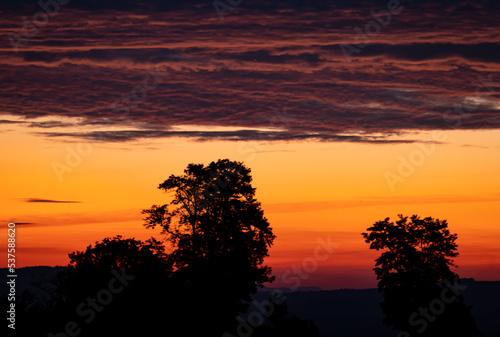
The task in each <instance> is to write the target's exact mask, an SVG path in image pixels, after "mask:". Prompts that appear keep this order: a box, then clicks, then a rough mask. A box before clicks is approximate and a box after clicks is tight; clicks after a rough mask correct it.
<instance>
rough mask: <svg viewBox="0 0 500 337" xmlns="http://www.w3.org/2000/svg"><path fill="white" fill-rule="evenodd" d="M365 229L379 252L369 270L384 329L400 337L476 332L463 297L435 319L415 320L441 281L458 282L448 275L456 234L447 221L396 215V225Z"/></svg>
mask: <svg viewBox="0 0 500 337" xmlns="http://www.w3.org/2000/svg"><path fill="white" fill-rule="evenodd" d="M367 230H368V232H366V233H362V235H363V237H364V239H365V241H366V242H367V243H369V244H370V249H375V250H377V251H379V250H382V251H383V252H382V254H381V255H380V257H378V258H377V259H376V263H375V268H374V271H375V274H376V275H377V279H378V280H379V282H378V288H379V291H381V292H382V293H383V295H384V302H382V303H381V307H382V310H383V312H384V314H385V317H384V323H385V324H387V325H390V326H393V327H395V328H396V329H399V330H404V331H405V332H406V333H407V335H405V336H410V335H411V336H417V335H418V336H444V335H450V336H452V335H453V336H473V335H475V334H477V333H478V330H477V328H476V326H475V323H474V318H473V317H472V315H471V313H470V308H468V307H466V306H465V305H464V304H463V296H462V295H460V296H457V299H456V301H454V302H453V303H448V304H447V306H446V307H445V308H444V309H443V310H444V311H443V312H442V313H440V315H439V317H435V316H427V317H423V318H422V320H418V318H419V317H420V316H419V313H422V311H420V308H423V310H424V313H425V310H426V308H427V307H428V306H429V304H430V303H433V302H432V301H438V300H439V299H440V297H441V296H442V294H443V290H444V287H445V285H443V284H442V283H440V281H445V282H446V283H447V284H452V283H457V282H458V275H457V274H456V273H454V272H453V271H452V270H451V267H452V266H455V264H454V261H453V258H454V257H456V256H458V251H457V244H456V240H457V234H452V233H451V232H450V231H449V229H448V223H447V221H446V220H439V219H433V218H431V217H426V218H423V219H421V218H420V217H419V216H417V215H413V216H411V217H410V218H408V217H405V216H403V215H399V220H397V221H396V223H394V222H391V221H390V219H389V218H385V219H384V220H382V221H378V222H376V223H375V224H374V225H373V226H371V227H370V228H368V229H367ZM434 303H436V302H434ZM440 310H441V309H440ZM422 315H423V314H422ZM410 333H411V334H410Z"/></svg>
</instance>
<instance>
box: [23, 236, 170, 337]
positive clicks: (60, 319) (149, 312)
mask: <svg viewBox="0 0 500 337" xmlns="http://www.w3.org/2000/svg"><path fill="white" fill-rule="evenodd" d="M164 249H165V248H164V246H163V244H162V243H161V242H159V241H157V240H155V239H149V240H147V241H140V240H135V239H123V238H122V237H121V236H119V235H118V236H115V237H113V238H105V239H103V240H102V241H101V242H96V243H95V245H89V246H88V247H87V249H86V250H85V251H76V252H72V253H70V254H68V255H69V258H70V264H69V265H68V268H67V269H66V270H65V271H63V272H60V273H59V274H58V275H57V278H56V280H55V282H54V283H53V284H52V285H51V286H50V287H49V288H50V289H51V294H50V295H51V297H50V299H49V300H48V301H47V302H46V303H42V304H39V303H38V302H33V300H31V301H29V302H27V303H28V304H30V307H29V309H24V310H23V312H22V313H21V314H22V317H23V321H24V322H29V324H23V325H22V326H21V332H22V335H44V336H47V335H49V333H51V334H52V335H53V336H62V335H68V333H66V332H65V329H66V325H67V324H68V322H74V324H75V328H74V330H73V332H75V331H78V336H79V337H84V336H93V337H96V336H114V335H126V336H132V335H141V334H144V333H145V334H154V333H155V332H156V331H158V330H159V329H161V328H162V326H163V324H164V317H165V316H169V313H172V312H173V311H174V308H169V307H166V308H165V309H164V310H161V311H159V310H157V308H158V306H160V305H162V304H163V303H167V302H168V299H169V298H171V297H172V296H173V295H172V294H175V289H174V287H173V286H172V285H171V282H170V279H171V274H172V266H171V264H170V263H169V261H168V260H167V258H166V257H167V255H166V253H165V251H164ZM117 275H118V276H117ZM113 279H115V280H113ZM33 304H34V305H33ZM75 333H76V332H75ZM49 336H51V335H49Z"/></svg>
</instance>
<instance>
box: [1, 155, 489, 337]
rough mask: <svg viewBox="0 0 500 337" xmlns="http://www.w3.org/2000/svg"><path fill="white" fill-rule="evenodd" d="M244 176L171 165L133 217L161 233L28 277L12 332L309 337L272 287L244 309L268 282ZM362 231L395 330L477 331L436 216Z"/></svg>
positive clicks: (223, 168) (262, 238) (264, 223)
mask: <svg viewBox="0 0 500 337" xmlns="http://www.w3.org/2000/svg"><path fill="white" fill-rule="evenodd" d="M251 182H252V177H251V175H250V169H249V168H247V167H246V166H245V165H244V164H243V163H241V162H234V161H230V160H228V159H224V160H218V161H217V162H212V163H210V164H209V165H207V166H204V165H201V164H189V165H188V166H187V168H186V169H185V170H184V173H183V174H182V175H178V176H176V175H171V176H170V177H169V178H168V179H167V180H165V181H164V182H163V183H161V184H160V185H159V187H158V188H159V189H161V190H163V191H165V192H166V193H170V194H171V201H170V202H169V203H168V204H164V205H152V206H151V207H150V208H149V209H146V210H143V214H144V215H145V219H144V226H145V227H146V228H147V229H148V228H157V227H158V228H161V232H162V234H163V235H164V238H165V240H164V241H158V240H157V239H154V238H151V239H149V240H146V241H140V240H135V239H133V238H123V237H121V236H119V235H117V236H115V237H112V238H105V239H103V240H102V241H100V242H96V243H95V244H94V245H89V246H88V247H87V248H86V250H85V251H75V252H72V253H70V254H69V258H70V263H69V266H68V268H67V269H65V271H63V272H60V273H59V274H58V275H57V278H56V280H54V281H52V282H48V283H47V282H45V283H43V284H42V283H40V284H39V287H40V288H41V289H43V290H45V291H46V292H47V293H48V297H47V298H45V299H41V298H37V296H35V295H34V294H32V293H27V292H25V293H23V295H22V296H21V297H20V298H18V302H17V328H16V335H18V336H50V337H52V336H56V337H67V336H70V337H75V336H93V337H96V336H97V337H98V336H148V335H155V336H161V335H164V336H180V335H182V336H207V337H211V336H218V337H220V336H223V337H234V336H239V337H250V336H253V337H270V336H287V337H294V336H301V337H302V336H308V337H317V336H319V332H318V329H317V327H316V326H315V324H314V322H312V321H309V320H304V319H301V318H299V317H296V316H294V315H292V314H290V313H289V312H288V307H287V303H286V298H284V297H283V298H278V295H276V294H273V295H271V297H270V298H269V301H267V302H265V303H258V305H254V307H257V308H259V310H258V311H254V312H251V313H249V312H248V309H249V307H250V303H251V302H252V295H254V294H255V293H256V292H257V290H258V288H259V287H263V285H264V284H265V283H270V282H273V280H274V276H272V274H271V272H272V270H271V268H270V267H269V266H267V265H265V264H264V259H265V257H267V256H268V250H269V248H270V247H271V246H272V245H273V242H274V240H275V238H276V237H275V235H274V234H273V230H272V228H271V227H270V225H269V222H268V220H267V219H266V218H265V217H264V213H263V211H262V208H261V205H260V203H259V202H258V201H257V200H256V199H255V188H253V187H252V185H251ZM362 235H363V237H364V239H365V241H366V242H367V243H369V244H370V249H375V250H377V251H378V250H380V251H382V253H381V255H380V257H379V258H377V260H376V263H375V268H374V271H375V274H376V276H377V279H378V280H379V283H378V288H379V291H380V292H381V293H382V294H383V296H384V301H383V302H382V303H381V308H382V311H383V313H384V323H385V324H386V325H388V326H391V327H393V328H394V329H395V335H394V336H396V335H397V336H398V337H413V336H421V337H438V336H439V337H441V336H454V337H457V336H458V337H472V336H477V335H480V331H479V330H478V328H477V327H476V324H475V321H474V318H473V316H472V315H471V312H470V307H467V306H466V305H465V304H464V299H463V296H462V294H461V293H460V289H461V288H460V284H459V282H458V275H457V274H455V273H454V272H452V271H451V269H450V267H452V266H454V263H453V260H452V258H454V257H456V256H457V255H458V252H457V244H456V242H455V241H456V239H457V235H456V234H451V233H450V231H449V229H448V224H447V222H446V220H443V221H441V220H439V219H433V218H431V217H427V218H423V219H422V218H420V217H419V216H417V215H413V216H411V217H404V216H402V215H400V216H399V219H398V220H397V221H396V222H395V223H394V222H391V221H390V219H389V218H386V219H384V220H382V221H378V222H376V223H375V224H374V225H372V226H371V227H370V228H368V229H367V232H365V233H362ZM4 304H7V300H6V299H2V305H4ZM3 307H5V305H4V306H3Z"/></svg>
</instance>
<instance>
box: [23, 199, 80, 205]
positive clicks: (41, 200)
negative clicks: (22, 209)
mask: <svg viewBox="0 0 500 337" xmlns="http://www.w3.org/2000/svg"><path fill="white" fill-rule="evenodd" d="M25 202H42V203H57V204H75V203H81V201H65V200H52V199H39V198H29V199H25Z"/></svg>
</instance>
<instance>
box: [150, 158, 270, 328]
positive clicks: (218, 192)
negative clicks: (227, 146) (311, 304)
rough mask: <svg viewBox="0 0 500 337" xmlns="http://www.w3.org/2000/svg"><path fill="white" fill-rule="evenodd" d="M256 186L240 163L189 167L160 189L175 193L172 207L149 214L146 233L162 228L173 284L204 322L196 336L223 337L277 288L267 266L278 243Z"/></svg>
mask: <svg viewBox="0 0 500 337" xmlns="http://www.w3.org/2000/svg"><path fill="white" fill-rule="evenodd" d="M251 181H252V177H251V175H250V169H249V168H247V167H246V166H244V165H243V163H240V162H234V161H229V160H228V159H224V160H218V161H217V162H211V163H210V164H209V165H207V166H204V165H202V164H189V165H188V166H187V168H186V169H185V170H184V174H183V175H180V176H175V175H171V176H170V177H169V178H168V179H167V180H165V181H164V182H163V183H162V184H160V185H159V187H158V188H159V189H161V190H164V191H165V192H173V197H172V200H171V202H170V203H169V204H166V205H161V206H160V205H153V206H152V207H151V208H150V209H147V210H144V211H143V213H144V214H146V215H147V217H146V218H145V226H146V227H147V228H155V227H156V226H159V227H161V228H162V229H163V233H164V234H165V235H166V237H167V240H168V242H169V243H170V244H171V247H172V251H171V253H170V254H169V261H170V262H171V263H172V265H173V266H174V268H175V270H176V272H175V273H174V274H175V275H174V278H175V279H176V280H177V281H178V282H179V284H183V285H184V286H183V291H184V294H185V301H183V302H182V303H179V305H180V310H185V311H186V312H189V313H190V315H192V317H195V318H196V320H197V322H198V324H197V325H193V324H191V325H188V326H187V328H189V329H191V330H190V331H189V333H193V334H195V333H202V334H203V335H205V336H207V335H211V334H213V335H218V336H220V334H222V332H224V331H225V330H226V329H227V328H228V326H230V325H231V324H234V323H235V319H234V318H235V316H236V315H237V314H238V313H239V312H243V311H245V310H246V309H247V308H248V303H249V302H250V300H251V295H252V294H254V293H255V292H256V291H257V287H261V286H263V284H264V283H265V282H272V281H273V280H274V277H273V276H271V268H269V267H268V266H265V265H263V262H264V258H265V257H266V256H268V249H269V247H270V246H271V245H272V243H273V241H274V238H275V236H274V234H273V232H272V228H271V227H270V226H269V223H268V221H267V219H266V218H265V217H264V214H263V211H262V209H261V205H260V203H259V202H258V201H257V200H256V199H255V188H253V187H252V185H251ZM197 329H199V331H198V330H197Z"/></svg>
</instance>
